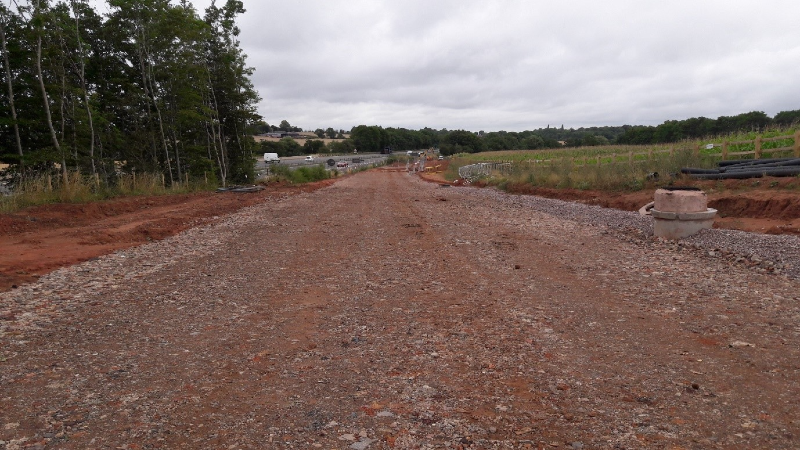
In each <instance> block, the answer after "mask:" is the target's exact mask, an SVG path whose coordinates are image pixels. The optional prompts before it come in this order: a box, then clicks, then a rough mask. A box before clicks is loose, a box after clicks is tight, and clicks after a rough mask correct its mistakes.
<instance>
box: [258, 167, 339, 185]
mask: <svg viewBox="0 0 800 450" xmlns="http://www.w3.org/2000/svg"><path fill="white" fill-rule="evenodd" d="M271 173H272V177H274V178H277V179H283V180H287V181H289V182H291V183H296V184H300V183H310V182H312V181H320V180H327V179H328V178H331V176H332V174H331V172H329V171H327V170H325V167H324V166H323V165H322V164H319V165H316V166H312V167H306V166H304V167H298V168H297V169H290V168H289V167H288V166H283V165H277V166H272V167H271Z"/></svg>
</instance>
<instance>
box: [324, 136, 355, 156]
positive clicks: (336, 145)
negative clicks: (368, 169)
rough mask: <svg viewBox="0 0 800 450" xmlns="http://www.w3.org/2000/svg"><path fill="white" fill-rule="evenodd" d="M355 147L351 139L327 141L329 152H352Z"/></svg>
mask: <svg viewBox="0 0 800 450" xmlns="http://www.w3.org/2000/svg"><path fill="white" fill-rule="evenodd" d="M355 149H356V145H355V144H354V143H353V140H352V139H344V140H341V141H331V142H328V151H329V152H330V153H353V150H355Z"/></svg>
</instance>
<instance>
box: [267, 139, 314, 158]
mask: <svg viewBox="0 0 800 450" xmlns="http://www.w3.org/2000/svg"><path fill="white" fill-rule="evenodd" d="M260 152H261V153H277V154H278V156H279V157H281V158H284V157H288V156H300V155H302V154H303V147H301V146H300V144H298V143H297V141H295V140H294V139H292V138H290V137H285V138H282V139H281V140H280V141H278V142H275V141H261V144H260Z"/></svg>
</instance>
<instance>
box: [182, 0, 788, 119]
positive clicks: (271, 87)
mask: <svg viewBox="0 0 800 450" xmlns="http://www.w3.org/2000/svg"><path fill="white" fill-rule="evenodd" d="M243 1H244V6H245V9H246V10H247V12H246V13H245V14H243V15H241V16H239V18H238V25H239V27H240V29H241V34H240V36H239V38H240V41H241V47H242V49H243V50H244V52H245V53H246V54H247V55H248V58H247V62H248V65H249V66H251V67H253V68H255V73H254V75H253V77H252V81H253V84H254V85H255V88H256V89H257V90H258V92H259V94H260V96H261V98H262V100H261V102H260V104H259V106H258V110H259V113H260V114H261V115H262V116H263V117H264V120H265V121H266V122H267V123H269V124H274V125H277V124H278V123H279V122H280V121H281V120H284V119H285V120H288V121H289V123H290V124H291V125H293V126H299V127H302V128H303V129H305V130H314V129H316V128H323V129H324V128H327V127H333V128H334V129H345V130H349V129H350V128H351V127H353V126H356V125H381V126H383V127H403V128H409V129H419V128H423V127H431V128H434V129H442V128H447V129H448V130H455V129H466V130H471V131H479V130H484V131H498V130H506V131H522V130H532V129H536V128H542V127H546V126H548V125H549V126H551V127H553V126H556V127H560V126H561V125H564V126H565V127H566V128H579V127H588V126H603V125H612V126H614V125H624V124H628V125H658V124H660V123H663V122H664V121H666V120H681V119H687V118H690V117H699V116H705V117H709V118H713V119H716V118H717V117H719V116H724V115H727V116H729V115H736V114H740V113H745V112H749V111H764V112H765V113H767V114H768V115H770V116H774V115H775V114H776V113H778V112H780V111H786V110H796V109H800V22H798V18H800V1H798V0H786V1H784V0H758V1H750V0H719V1H718V0H690V1H683V0H659V1H648V0H603V1H597V0H557V1H556V0H536V1H534V0H527V1H523V0H518V1H515V0H403V1H397V0H347V1H333V0H293V1H285V0H284V1H277V0H257V1H256V0H243ZM223 2H224V1H221V0H217V5H218V6H219V5H221V4H222V3H223ZM192 3H193V4H194V5H195V7H196V8H197V9H198V11H199V13H200V14H201V15H202V12H203V10H204V9H205V8H206V7H207V6H208V5H209V4H210V3H211V0H192Z"/></svg>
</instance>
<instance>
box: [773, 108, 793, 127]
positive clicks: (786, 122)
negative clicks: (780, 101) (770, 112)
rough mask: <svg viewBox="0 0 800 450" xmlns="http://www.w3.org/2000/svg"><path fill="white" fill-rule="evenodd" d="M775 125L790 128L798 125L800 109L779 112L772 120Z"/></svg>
mask: <svg viewBox="0 0 800 450" xmlns="http://www.w3.org/2000/svg"><path fill="white" fill-rule="evenodd" d="M773 120H774V121H775V124H776V125H780V126H791V125H797V124H800V109H796V110H794V111H781V112H779V113H778V114H775V117H774V118H773Z"/></svg>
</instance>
